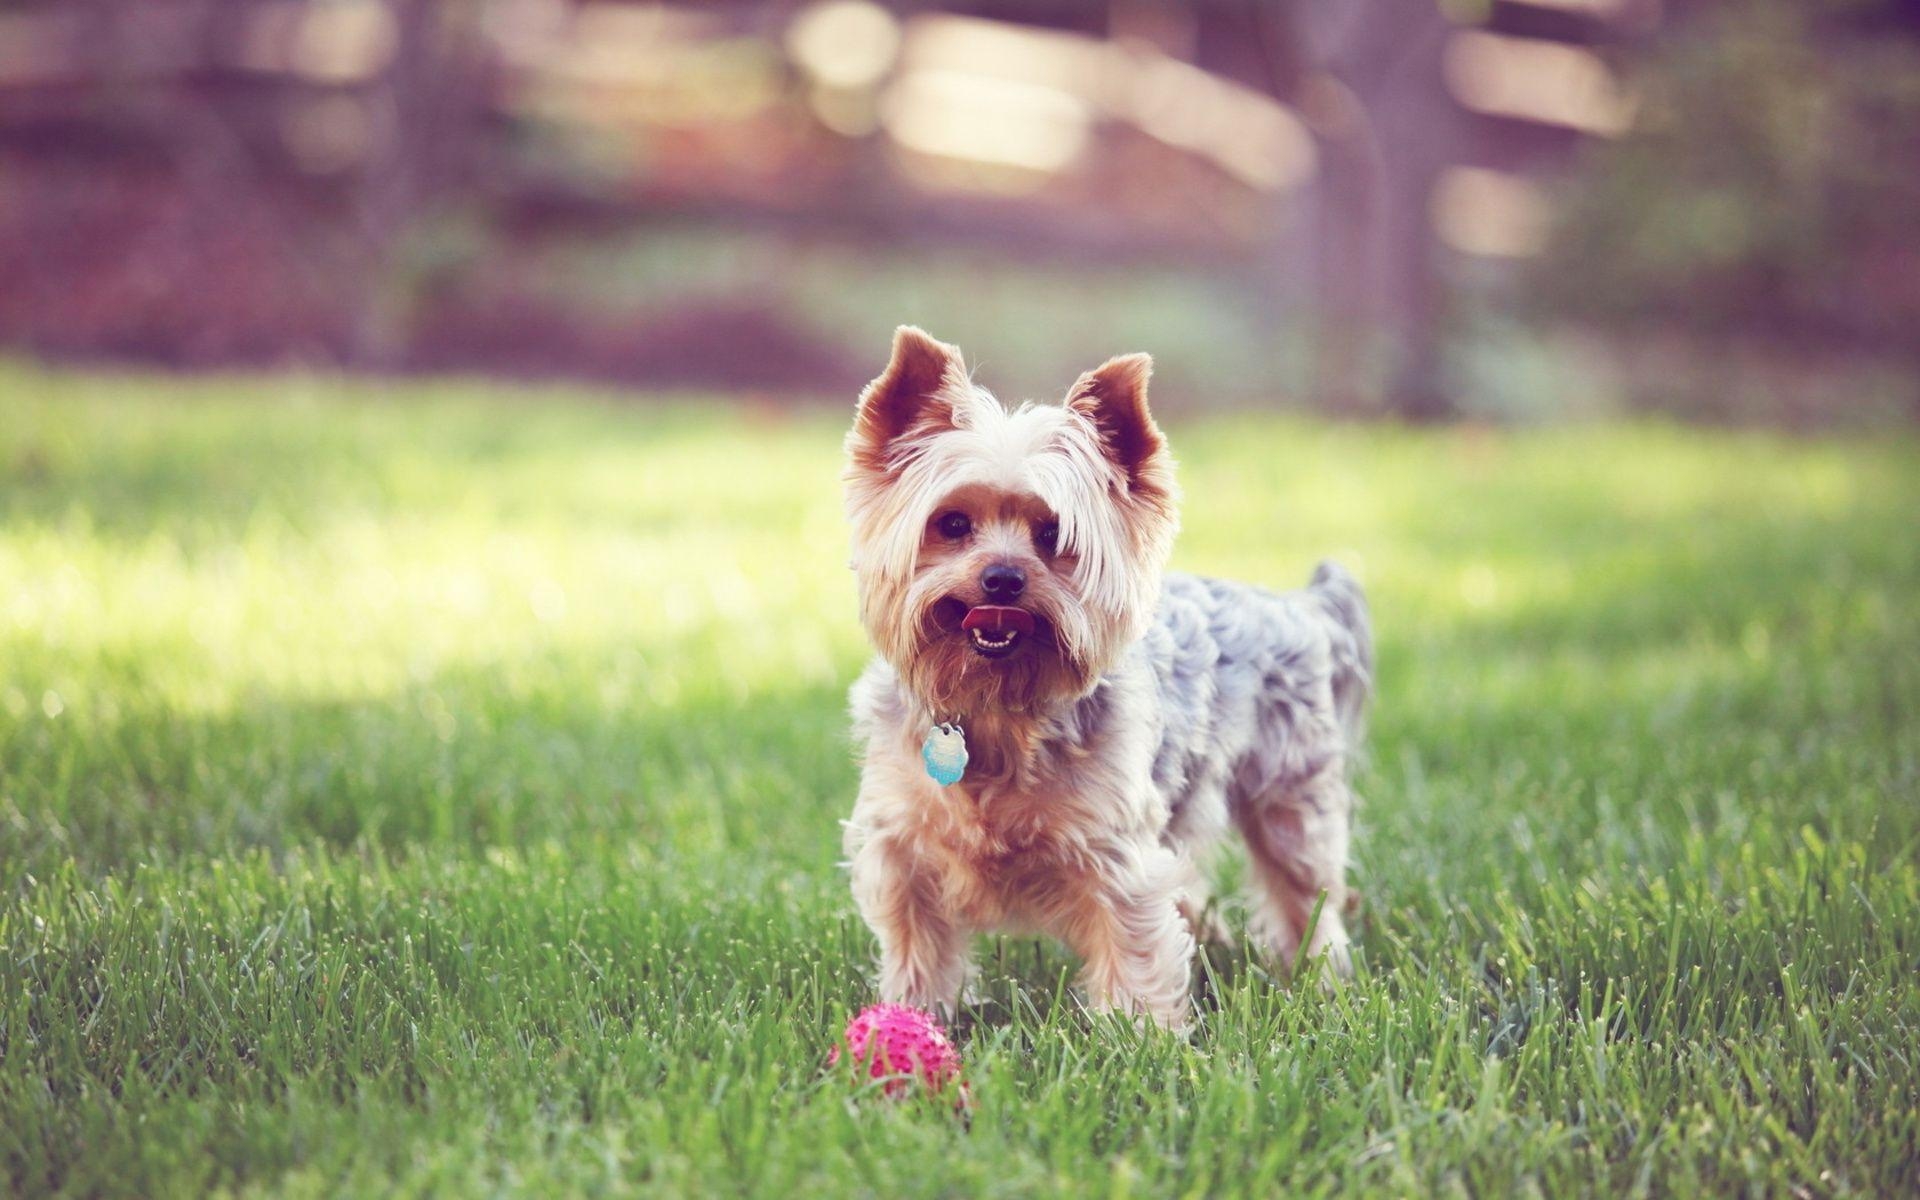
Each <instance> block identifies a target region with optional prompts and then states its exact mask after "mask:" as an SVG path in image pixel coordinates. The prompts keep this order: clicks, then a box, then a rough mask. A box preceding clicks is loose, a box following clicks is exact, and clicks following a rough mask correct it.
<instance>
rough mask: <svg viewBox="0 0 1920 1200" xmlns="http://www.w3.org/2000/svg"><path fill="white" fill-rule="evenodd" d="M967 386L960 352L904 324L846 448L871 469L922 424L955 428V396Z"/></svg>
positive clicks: (864, 394)
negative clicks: (892, 447) (952, 426)
mask: <svg viewBox="0 0 1920 1200" xmlns="http://www.w3.org/2000/svg"><path fill="white" fill-rule="evenodd" d="M966 386H967V367H966V364H965V363H964V362H962V361H961V359H960V351H959V350H957V349H955V348H954V347H952V346H949V345H947V344H946V343H945V342H942V341H936V340H935V339H934V338H932V337H929V336H928V335H927V333H926V331H925V330H922V329H916V328H915V327H913V326H912V325H902V326H901V327H900V328H899V329H896V330H895V331H894V334H893V357H892V358H891V359H889V360H888V362H887V369H886V370H884V371H882V372H880V377H879V378H878V379H875V380H874V381H873V382H872V383H870V384H868V385H867V387H866V390H865V391H863V392H861V393H860V403H859V406H858V407H857V408H856V409H855V413H854V418H853V431H852V432H851V433H850V434H848V436H847V447H848V449H849V450H851V451H853V452H854V453H855V454H856V455H860V456H862V459H863V461H864V462H866V463H867V465H869V466H880V465H882V464H883V463H884V462H885V460H886V451H887V447H888V446H890V445H892V444H893V443H894V441H896V440H897V439H898V438H899V437H900V436H901V435H902V434H904V433H906V432H907V431H908V430H909V429H912V428H914V427H915V426H917V425H920V424H922V423H923V422H934V423H938V424H946V425H951V424H952V422H953V402H954V398H955V396H956V395H957V394H958V393H960V392H961V391H963V390H964V389H965V387H966Z"/></svg>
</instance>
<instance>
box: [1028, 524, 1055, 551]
mask: <svg viewBox="0 0 1920 1200" xmlns="http://www.w3.org/2000/svg"><path fill="white" fill-rule="evenodd" d="M1033 544H1034V545H1035V546H1036V547H1038V548H1039V550H1040V553H1042V554H1046V555H1052V554H1053V553H1054V552H1055V551H1057V550H1058V549H1059V548H1060V522H1058V521H1042V522H1040V523H1039V524H1038V525H1035V526H1034V527H1033Z"/></svg>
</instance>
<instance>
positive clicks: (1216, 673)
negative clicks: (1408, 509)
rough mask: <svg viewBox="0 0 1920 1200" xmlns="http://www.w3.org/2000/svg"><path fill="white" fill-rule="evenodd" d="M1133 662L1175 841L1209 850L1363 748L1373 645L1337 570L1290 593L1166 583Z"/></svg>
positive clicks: (1188, 581)
mask: <svg viewBox="0 0 1920 1200" xmlns="http://www.w3.org/2000/svg"><path fill="white" fill-rule="evenodd" d="M1129 658H1130V660H1135V661H1139V660H1143V661H1144V664H1145V666H1146V667H1147V669H1148V670H1149V671H1150V672H1151V674H1152V678H1153V681H1154V685H1155V691H1156V695H1157V699H1158V701H1159V703H1158V704H1157V705H1156V706H1155V707H1156V708H1157V710H1158V711H1157V713H1156V714H1155V717H1156V719H1157V721H1158V723H1159V729H1158V738H1157V748H1156V749H1155V751H1154V756H1153V782H1154V784H1155V786H1156V787H1157V788H1158V789H1159V791H1160V793H1161V795H1162V796H1163V797H1164V798H1165V799H1166V801H1167V804H1168V807H1169V810H1170V825H1169V829H1168V834H1169V839H1170V840H1171V841H1175V842H1190V841H1193V840H1204V839H1205V838H1206V837H1208V836H1210V835H1211V834H1212V833H1214V832H1216V831H1217V829H1218V826H1219V825H1220V824H1222V823H1223V822H1224V818H1225V817H1226V816H1227V815H1229V814H1230V813H1233V814H1237V813H1238V811H1239V809H1240V806H1241V805H1243V804H1244V803H1245V802H1247V801H1248V800H1252V799H1259V798H1261V797H1262V796H1263V795H1265V794H1267V793H1269V792H1271V791H1273V790H1274V789H1275V788H1276V787H1279V786H1281V785H1282V784H1284V783H1288V782H1293V781H1298V780H1300V779H1303V778H1306V777H1308V776H1311V775H1312V774H1313V773H1315V772H1317V771H1319V770H1321V769H1323V768H1324V767H1326V766H1327V765H1328V764H1329V763H1331V762H1334V761H1336V760H1339V759H1341V758H1342V756H1343V755H1345V754H1346V753H1347V752H1348V751H1350V750H1351V749H1352V748H1353V747H1354V746H1355V745H1356V744H1357V742H1358V741H1359V738H1360V735H1361V716H1362V711H1363V708H1364V705H1365V701H1366V696H1367V692H1368V690H1369V688H1370V686H1371V683H1370V680H1371V675H1372V667H1373V644H1372V635H1371V631H1370V630H1369V627H1368V620H1367V610H1366V601H1365V599H1364V598H1363V597H1362V595H1361V592H1360V589H1359V586H1358V585H1357V584H1356V583H1355V582H1354V581H1353V578H1352V576H1350V575H1348V574H1347V573H1346V571H1345V570H1343V569H1342V568H1340V567H1339V566H1338V565H1336V564H1333V563H1330V562H1329V563H1322V564H1321V565H1320V568H1319V569H1318V570H1317V571H1316V572H1315V573H1314V576H1313V582H1312V584H1311V585H1309V586H1308V587H1307V588H1305V589H1303V590H1301V591H1296V592H1286V593H1278V592H1272V591H1268V590H1266V589H1264V588H1258V587H1254V586H1252V585H1249V584H1243V583H1234V582H1230V581H1227V580H1220V579H1207V578H1202V577H1199V576H1194V575H1182V574H1169V575H1168V576H1167V577H1166V583H1165V587H1164V590H1163V592H1162V596H1161V603H1160V608H1159V612H1158V614H1157V616H1156V619H1155V621H1154V624H1153V627H1152V629H1151V630H1150V631H1149V632H1148V633H1147V635H1146V637H1145V638H1143V639H1142V640H1141V642H1140V643H1139V644H1138V645H1137V646H1136V647H1135V649H1134V651H1133V653H1132V654H1131V655H1130V656H1129ZM1135 661H1129V662H1128V663H1127V664H1126V665H1125V666H1123V667H1122V670H1123V671H1127V670H1128V669H1129V668H1133V667H1135Z"/></svg>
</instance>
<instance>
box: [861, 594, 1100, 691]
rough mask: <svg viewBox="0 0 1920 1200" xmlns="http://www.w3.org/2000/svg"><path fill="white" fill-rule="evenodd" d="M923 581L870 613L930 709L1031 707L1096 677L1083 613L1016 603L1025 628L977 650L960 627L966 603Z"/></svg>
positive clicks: (880, 639)
mask: <svg viewBox="0 0 1920 1200" xmlns="http://www.w3.org/2000/svg"><path fill="white" fill-rule="evenodd" d="M930 582H931V581H922V583H923V586H922V587H917V588H913V589H909V592H908V595H907V596H906V597H902V603H900V604H899V605H898V606H895V607H890V608H887V609H886V610H884V611H881V612H874V613H871V614H870V616H871V617H872V624H873V626H874V628H873V633H874V640H875V641H876V642H877V643H878V644H879V645H880V646H881V647H882V648H883V651H884V652H885V653H886V656H887V658H888V659H889V661H891V662H892V664H893V667H894V669H895V670H896V671H898V672H899V673H900V676H901V678H902V681H903V682H905V683H906V685H907V687H908V688H909V689H910V690H911V691H912V692H913V694H914V695H915V696H917V697H918V698H919V699H920V700H921V702H922V703H924V704H925V705H926V706H927V707H928V709H929V710H930V711H931V712H933V713H934V714H936V715H941V716H948V715H952V716H959V715H962V714H980V713H985V712H996V713H1006V714H1025V713H1033V712H1037V711H1039V710H1042V709H1045V708H1046V707H1048V706H1049V705H1050V704H1052V703H1053V702H1056V701H1059V700H1064V699H1069V698H1072V697H1074V696H1078V695H1081V694H1083V693H1085V692H1086V691H1087V689H1088V688H1090V687H1092V686H1093V683H1094V681H1095V680H1096V679H1097V678H1098V677H1099V673H1100V669H1101V667H1102V665H1103V664H1102V663H1101V662H1098V661H1095V660H1094V659H1093V658H1091V657H1090V656H1089V655H1088V654H1087V650H1088V649H1089V647H1087V646H1086V645H1085V643H1086V640H1087V636H1088V634H1087V629H1086V617H1085V614H1084V613H1083V612H1081V611H1077V610H1074V609H1072V608H1071V607H1070V606H1062V605H1059V604H1038V603H1030V604H1026V605H1022V606H1021V607H1024V608H1026V609H1027V611H1028V612H1030V613H1031V614H1032V615H1033V620H1034V628H1033V631H1032V632H1031V633H1024V634H1021V635H1020V636H1019V639H1018V641H1017V642H1016V644H1015V645H1014V646H1013V648H1012V650H1011V651H1010V652H1008V653H1005V654H1004V655H1001V656H998V657H996V656H994V655H993V654H992V653H991V652H987V653H983V652H982V649H981V648H980V647H978V646H976V644H975V641H974V637H973V635H971V634H970V633H969V632H968V631H967V630H965V629H963V628H962V627H961V623H962V620H963V618H964V617H965V616H966V613H967V611H968V604H967V602H966V601H964V600H961V599H959V598H958V597H956V596H954V595H952V594H950V593H945V592H941V591H939V589H938V587H937V585H935V586H930V587H929V586H924V585H925V584H927V583H930ZM929 596H931V598H929ZM989 650H990V648H989Z"/></svg>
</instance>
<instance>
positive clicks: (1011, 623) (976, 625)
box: [960, 604, 1033, 633]
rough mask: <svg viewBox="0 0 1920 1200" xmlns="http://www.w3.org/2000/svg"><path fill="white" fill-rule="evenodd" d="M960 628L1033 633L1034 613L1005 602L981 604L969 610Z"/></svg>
mask: <svg viewBox="0 0 1920 1200" xmlns="http://www.w3.org/2000/svg"><path fill="white" fill-rule="evenodd" d="M960 628H962V629H984V630H986V631H988V632H989V633H1004V632H1005V631H1007V630H1009V629H1011V630H1013V631H1014V632H1015V633H1032V632H1033V614H1032V613H1030V612H1028V611H1027V610H1026V609H1024V608H1013V607H1010V606H1008V605H1005V604H981V605H978V606H976V607H974V608H970V609H968V610H967V616H966V619H965V620H963V621H961V622H960Z"/></svg>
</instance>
